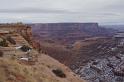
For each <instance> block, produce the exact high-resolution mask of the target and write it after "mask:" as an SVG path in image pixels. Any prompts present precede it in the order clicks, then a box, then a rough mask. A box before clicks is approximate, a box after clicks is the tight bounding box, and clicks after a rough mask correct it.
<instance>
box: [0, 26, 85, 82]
mask: <svg viewBox="0 0 124 82" xmlns="http://www.w3.org/2000/svg"><path fill="white" fill-rule="evenodd" d="M31 30H32V29H31V27H30V26H27V25H25V24H0V73H1V75H0V82H85V81H84V80H81V79H80V78H79V77H78V76H77V75H76V74H75V73H73V72H72V71H71V70H70V69H69V68H68V67H66V66H65V65H64V64H61V63H60V62H58V61H57V60H55V59H53V58H51V57H50V56H48V55H46V54H44V53H39V52H38V51H37V49H36V46H35V45H36V44H35V41H34V39H33V37H32V31H31Z"/></svg>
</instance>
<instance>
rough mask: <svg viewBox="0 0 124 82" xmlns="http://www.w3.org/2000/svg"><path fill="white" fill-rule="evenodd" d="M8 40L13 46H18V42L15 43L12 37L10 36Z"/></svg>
mask: <svg viewBox="0 0 124 82" xmlns="http://www.w3.org/2000/svg"><path fill="white" fill-rule="evenodd" d="M7 40H8V41H9V42H10V43H11V44H13V45H15V44H16V41H15V40H14V39H13V38H12V37H11V36H8V37H7Z"/></svg>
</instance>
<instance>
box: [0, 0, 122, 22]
mask: <svg viewBox="0 0 124 82" xmlns="http://www.w3.org/2000/svg"><path fill="white" fill-rule="evenodd" d="M20 21H21V22H26V23H29V22H31V23H32V22H38V23H44V22H98V23H100V24H124V0H0V22H20Z"/></svg>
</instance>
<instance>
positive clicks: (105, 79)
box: [74, 40, 124, 82]
mask: <svg viewBox="0 0 124 82" xmlns="http://www.w3.org/2000/svg"><path fill="white" fill-rule="evenodd" d="M122 43H123V40H122V41H120V42H119V43H118V44H117V45H116V46H113V47H110V48H109V50H108V51H109V52H113V53H116V54H115V55H114V56H111V57H106V58H103V59H99V58H97V59H94V60H92V61H90V62H89V63H88V64H87V65H85V66H82V67H81V66H80V68H78V69H75V70H74V71H75V72H76V73H77V74H78V75H79V76H80V77H81V78H82V79H85V80H87V81H88V82H124V53H123V49H124V48H123V44H122Z"/></svg>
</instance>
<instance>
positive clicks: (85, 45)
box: [30, 23, 123, 82]
mask: <svg viewBox="0 0 124 82" xmlns="http://www.w3.org/2000/svg"><path fill="white" fill-rule="evenodd" d="M30 26H31V27H32V31H33V37H34V38H35V39H36V42H37V43H39V47H38V48H40V50H41V51H40V52H42V53H45V54H47V55H49V56H51V57H53V58H55V59H57V60H58V61H60V62H61V63H63V64H65V65H66V66H68V67H69V68H70V69H71V70H73V72H75V73H76V74H78V75H79V76H80V77H81V78H82V79H85V80H86V81H88V82H123V32H121V33H118V32H119V31H118V30H117V29H116V30H115V29H112V28H104V26H99V25H98V24H97V23H44V24H42V23H41V24H30ZM117 33H118V34H119V35H117ZM120 36H121V37H122V38H120ZM116 37H117V38H116ZM118 39H122V40H118ZM112 66H114V68H112Z"/></svg>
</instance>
